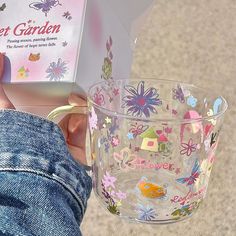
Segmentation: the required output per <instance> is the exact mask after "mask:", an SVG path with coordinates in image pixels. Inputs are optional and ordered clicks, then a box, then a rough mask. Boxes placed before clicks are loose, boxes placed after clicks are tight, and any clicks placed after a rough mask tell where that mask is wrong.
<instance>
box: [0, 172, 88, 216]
mask: <svg viewBox="0 0 236 236" xmlns="http://www.w3.org/2000/svg"><path fill="white" fill-rule="evenodd" d="M1 171H9V172H26V173H33V174H37V175H40V176H43V177H46V178H48V179H52V180H54V181H56V182H58V183H59V184H61V185H62V186H63V187H64V188H66V189H68V190H69V192H70V193H71V194H72V196H73V197H74V198H75V199H76V200H77V202H78V203H79V205H80V206H81V209H82V217H81V218H83V216H84V213H85V206H84V204H83V201H82V200H81V198H80V197H79V196H78V194H77V193H76V192H75V190H74V189H73V188H72V187H70V186H68V185H67V184H65V183H64V181H63V180H62V178H60V177H59V176H57V175H55V174H53V175H49V174H47V173H45V172H43V171H35V170H26V169H19V168H16V169H15V168H14V169H11V168H0V172H1Z"/></svg>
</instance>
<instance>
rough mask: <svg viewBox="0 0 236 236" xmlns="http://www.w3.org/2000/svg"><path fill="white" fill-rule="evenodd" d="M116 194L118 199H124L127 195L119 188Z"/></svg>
mask: <svg viewBox="0 0 236 236" xmlns="http://www.w3.org/2000/svg"><path fill="white" fill-rule="evenodd" d="M116 196H117V197H118V198H119V199H120V200H124V199H126V197H127V195H126V193H123V192H121V191H120V190H119V192H118V193H116Z"/></svg>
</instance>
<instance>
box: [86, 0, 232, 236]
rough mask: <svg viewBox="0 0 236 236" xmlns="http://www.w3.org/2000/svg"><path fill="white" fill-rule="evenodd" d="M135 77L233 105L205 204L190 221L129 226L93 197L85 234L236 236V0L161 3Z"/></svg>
mask: <svg viewBox="0 0 236 236" xmlns="http://www.w3.org/2000/svg"><path fill="white" fill-rule="evenodd" d="M133 75H139V76H144V77H157V78H160V79H172V80H173V79H174V80H181V81H186V82H191V83H194V84H196V85H200V86H201V87H205V88H208V89H209V90H210V91H211V90H214V91H216V92H218V94H220V95H223V96H225V97H226V99H227V100H228V102H229V110H228V113H227V114H226V117H225V124H224V127H223V130H222V133H221V142H220V145H219V148H218V155H217V161H216V163H215V166H214V168H213V171H212V176H211V181H210V184H209V188H208V194H207V197H206V199H205V202H204V203H203V205H202V206H201V208H200V209H199V211H198V212H197V213H196V214H195V215H194V216H193V217H192V218H190V219H189V220H186V221H183V222H180V223H177V224H171V225H164V226H155V227H153V226H149V225H137V224H128V223H127V222H125V221H121V220H119V219H118V218H117V217H114V216H112V215H111V214H107V213H106V212H105V211H104V210H103V209H102V208H101V207H100V206H99V205H98V203H97V201H96V199H95V198H94V196H93V195H92V197H91V199H90V201H89V206H88V210H87V213H86V216H85V219H84V222H83V224H82V231H83V234H84V236H95V235H96V236H100V235H101V236H107V235H109V236H113V235H114V236H120V235H121V236H126V235H130V236H136V235H140V236H146V235H156V236H160V235H161V236H162V235H163V236H165V235H166V236H173V235H175V236H176V235H177V236H179V235H180V236H182V235H183V236H218V235H219V236H226V235H227V236H234V235H236V131H235V129H236V0H158V1H157V4H156V5H155V7H154V9H153V11H152V13H151V15H150V18H149V19H148V20H147V22H146V25H145V27H144V28H143V30H142V36H141V38H140V40H139V45H138V47H137V49H136V52H135V62H134V66H133Z"/></svg>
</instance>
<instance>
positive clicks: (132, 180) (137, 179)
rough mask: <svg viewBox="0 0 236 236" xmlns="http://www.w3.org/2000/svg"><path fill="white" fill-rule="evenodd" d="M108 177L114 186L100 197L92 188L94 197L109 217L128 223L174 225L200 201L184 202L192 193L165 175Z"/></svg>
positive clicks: (126, 174)
mask: <svg viewBox="0 0 236 236" xmlns="http://www.w3.org/2000/svg"><path fill="white" fill-rule="evenodd" d="M105 173H106V172H105ZM110 173H111V175H112V176H113V177H115V178H116V182H115V183H114V186H113V187H110V188H106V189H105V188H103V190H102V191H101V190H100V191H101V192H102V194H99V189H97V190H96V188H94V192H95V195H96V197H97V199H98V200H99V201H100V203H101V204H102V205H103V207H104V208H105V209H106V210H108V211H109V212H110V213H112V214H114V215H117V216H119V217H121V218H124V219H126V220H128V221H131V222H138V223H147V224H169V223H175V222H178V221H181V220H184V219H187V218H189V217H190V216H191V215H192V214H193V213H194V212H195V211H196V210H197V208H198V207H199V204H200V202H201V201H202V197H200V198H199V196H197V197H192V198H189V199H188V197H186V196H188V194H189V192H190V191H192V192H196V189H195V190H194V187H192V189H191V190H190V189H189V187H186V186H183V185H179V184H178V183H176V181H175V177H174V176H173V174H172V173H169V172H167V171H146V172H145V171H143V170H142V172H141V171H140V172H139V171H137V170H135V171H129V172H127V173H121V172H118V173H114V172H110ZM141 174H142V175H141ZM104 190H105V194H104ZM119 195H121V197H120V199H119ZM184 198H186V200H184Z"/></svg>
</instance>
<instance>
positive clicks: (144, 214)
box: [136, 203, 157, 221]
mask: <svg viewBox="0 0 236 236" xmlns="http://www.w3.org/2000/svg"><path fill="white" fill-rule="evenodd" d="M136 212H137V213H138V220H141V221H152V220H155V218H156V217H157V213H156V210H155V209H154V208H153V207H152V206H149V205H147V206H144V205H142V204H140V203H139V204H137V208H136Z"/></svg>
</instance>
